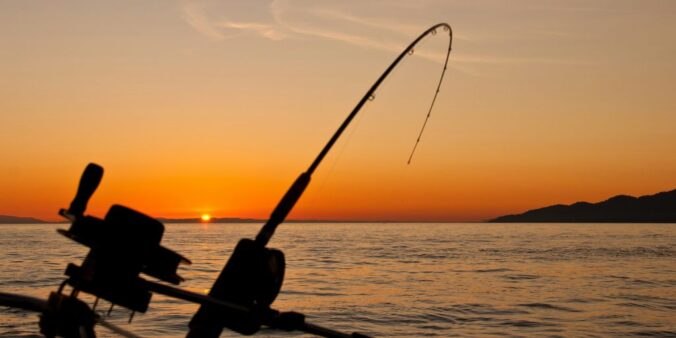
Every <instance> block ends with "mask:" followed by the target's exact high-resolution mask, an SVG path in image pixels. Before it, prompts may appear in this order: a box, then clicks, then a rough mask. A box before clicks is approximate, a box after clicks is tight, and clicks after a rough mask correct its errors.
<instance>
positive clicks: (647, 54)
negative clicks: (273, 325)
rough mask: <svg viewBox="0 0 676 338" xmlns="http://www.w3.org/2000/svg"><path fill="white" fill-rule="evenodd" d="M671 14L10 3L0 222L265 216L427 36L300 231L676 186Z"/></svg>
mask: <svg viewBox="0 0 676 338" xmlns="http://www.w3.org/2000/svg"><path fill="white" fill-rule="evenodd" d="M674 13H676V3H675V2H673V1H641V2H638V1H509V2H505V1H466V2H462V1H452V2H451V1H415V2H411V1H383V2H377V1H374V2H364V1H322V2H316V1H309V0H308V1H251V2H233V3H223V2H220V1H212V2H209V1H202V2H188V1H144V2H136V1H117V2H110V3H101V2H92V3H83V2H58V3H56V2H41V3H37V2H26V1H5V2H1V3H0V144H2V146H1V147H0V158H1V159H2V160H1V161H0V214H9V215H19V216H34V217H39V218H43V219H52V220H54V219H58V218H57V216H56V211H57V210H58V209H59V208H60V207H65V206H67V205H68V203H69V202H70V200H71V199H72V197H73V194H74V192H75V187H76V184H77V181H78V178H79V175H80V172H81V171H82V169H83V168H84V166H85V165H86V164H87V163H88V162H96V163H99V164H101V165H102V166H104V168H105V169H106V173H105V175H104V179H103V182H102V184H101V186H100V188H99V191H98V192H97V193H96V195H95V196H94V198H93V199H92V201H91V203H90V209H89V212H90V213H91V214H94V215H99V216H102V215H103V214H104V213H105V211H106V210H107V208H108V207H109V206H110V205H111V204H112V203H120V204H124V205H127V206H130V207H133V208H135V209H138V210H140V211H143V212H146V213H148V214H150V215H152V216H164V217H198V216H199V215H200V214H202V213H210V214H212V215H213V216H215V217H256V218H265V217H267V215H268V214H269V212H270V211H271V209H272V208H273V206H274V205H275V203H276V202H277V201H278V200H279V198H280V197H281V196H282V194H283V193H284V192H285V190H286V189H287V187H288V186H289V185H290V184H291V182H292V181H293V180H294V179H295V177H296V176H297V175H298V174H299V173H300V172H301V171H303V170H305V168H307V166H308V165H309V164H310V162H311V161H312V160H313V159H314V157H315V156H316V154H317V152H318V151H319V150H320V149H321V147H322V146H323V144H324V143H325V142H326V141H327V140H328V138H329V137H330V136H331V134H332V133H333V131H334V130H335V128H337V127H338V125H339V123H340V122H341V121H342V119H343V118H344V117H345V116H346V115H347V113H348V112H349V111H350V110H351V109H352V107H353V106H354V104H356V102H357V100H358V99H359V98H360V97H361V95H363V93H364V92H365V91H366V90H367V89H368V87H369V86H370V85H371V84H372V83H373V81H375V79H376V77H377V76H378V75H379V74H380V73H381V72H382V71H383V70H384V69H385V68H386V67H387V65H389V63H390V62H391V61H392V60H393V59H394V57H396V55H397V54H398V53H399V51H400V50H401V49H403V48H404V47H405V45H406V44H408V42H409V41H410V40H412V39H413V38H415V37H416V36H417V35H418V34H419V33H421V32H422V31H424V30H425V29H426V28H427V27H429V26H431V25H432V24H434V23H437V22H448V23H449V24H451V26H453V29H454V33H455V41H454V49H453V52H452V54H451V61H450V68H449V72H448V73H447V78H446V81H445V83H444V84H443V85H442V91H441V95H440V97H439V99H438V102H437V106H436V109H435V111H434V112H433V115H432V118H431V120H430V124H429V125H428V129H427V130H426V133H425V134H424V136H423V139H422V143H421V145H420V147H419V149H418V152H417V153H416V156H415V158H414V161H413V163H412V165H410V166H407V165H406V160H407V158H408V153H409V151H410V149H411V147H412V146H413V142H414V141H415V137H416V135H417V132H418V129H419V127H420V124H421V123H422V121H423V118H424V116H425V113H426V107H427V104H428V103H429V100H430V99H431V96H432V94H433V90H434V86H435V81H436V79H437V77H438V74H439V69H440V63H439V62H440V59H441V57H442V54H441V52H443V50H444V48H445V45H444V43H445V41H444V39H443V38H441V37H440V36H439V35H437V36H434V37H431V38H430V39H428V40H426V41H425V42H424V44H423V45H421V46H420V47H419V48H417V49H416V53H415V54H414V55H413V56H411V57H408V58H407V59H406V60H405V61H404V62H403V63H402V67H400V68H398V69H397V70H396V71H395V73H393V76H391V77H390V78H389V79H388V80H387V81H386V82H385V83H384V84H383V86H382V87H381V88H380V90H379V91H378V93H377V95H376V100H374V101H373V102H370V103H369V104H367V106H365V107H364V109H363V110H362V112H361V115H360V116H358V118H357V120H356V121H355V123H354V124H353V125H352V126H351V127H350V128H349V129H348V130H347V132H346V135H344V137H343V138H342V139H341V140H340V141H339V142H338V143H337V144H336V146H335V147H334V149H333V151H332V152H331V153H330V154H329V156H328V157H327V158H326V159H325V161H324V163H323V164H322V165H321V166H320V167H319V170H318V171H317V172H316V174H315V177H314V178H313V181H312V183H311V184H310V187H309V188H308V190H307V191H306V194H305V195H304V196H303V197H302V198H301V200H300V202H299V204H298V205H297V207H296V209H295V210H294V212H293V213H292V215H291V218H335V219H390V220H448V221H466V220H482V219H487V218H491V217H494V216H497V215H501V214H504V213H513V212H520V211H524V210H526V209H530V208H535V207H540V206H544V205H548V204H553V203H571V202H575V201H578V200H587V201H599V200H602V199H604V198H607V197H609V196H612V195H615V194H620V193H624V194H632V195H641V194H650V193H655V192H658V191H664V190H671V189H674V188H676V156H674V154H676V132H674V130H676V128H675V127H676V98H674V94H673V91H674V88H676V86H675V85H676V64H675V63H674V61H673V60H676V40H675V39H673V38H672V37H673V36H674V35H676V20H674Z"/></svg>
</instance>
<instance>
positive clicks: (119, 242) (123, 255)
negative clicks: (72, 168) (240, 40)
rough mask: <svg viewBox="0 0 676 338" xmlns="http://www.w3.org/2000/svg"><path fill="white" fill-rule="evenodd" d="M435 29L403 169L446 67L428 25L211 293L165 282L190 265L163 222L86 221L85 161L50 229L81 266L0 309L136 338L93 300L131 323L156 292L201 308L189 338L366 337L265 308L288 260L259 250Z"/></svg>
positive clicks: (74, 335)
mask: <svg viewBox="0 0 676 338" xmlns="http://www.w3.org/2000/svg"><path fill="white" fill-rule="evenodd" d="M437 29H443V30H444V31H446V32H448V34H449V44H448V51H447V53H446V59H445V62H444V67H443V71H442V72H441V76H440V77H439V82H438V84H437V88H436V92H435V94H434V98H433V99H432V102H431V104H430V106H429V109H428V111H427V115H426V117H425V121H424V123H423V125H422V128H421V129H420V132H419V134H418V137H417V139H416V143H415V145H414V147H413V150H412V151H411V154H410V156H409V161H408V163H410V161H411V158H412V156H413V153H414V152H415V150H416V147H417V146H418V143H419V142H420V137H421V136H422V133H423V131H424V129H425V126H426V125H427V122H428V120H429V118H430V115H431V112H432V108H433V107H434V103H435V101H436V98H437V95H438V94H439V89H440V87H441V83H442V81H443V79H444V74H445V72H446V69H447V66H448V59H449V55H450V51H451V44H452V40H453V34H452V30H451V27H450V26H449V25H448V24H446V23H440V24H437V25H435V26H432V27H431V28H429V29H428V30H426V31H425V32H424V33H423V34H421V35H420V36H418V38H417V39H415V40H414V41H413V42H412V43H411V44H409V45H408V47H407V48H406V49H404V51H403V52H402V53H401V54H399V56H398V57H397V58H396V59H395V60H394V62H393V63H392V64H391V65H390V66H389V67H388V68H387V69H386V70H385V72H384V73H383V74H382V75H381V76H380V77H379V78H378V79H377V80H376V82H375V83H374V84H373V85H372V86H371V88H370V89H369V90H368V91H367V92H366V94H365V95H364V97H362V99H361V100H360V101H359V102H358V103H357V105H356V106H355V108H354V109H353V110H352V112H351V113H350V114H349V115H348V116H347V118H346V119H345V121H343V123H342V124H341V125H340V127H339V128H338V130H337V131H336V132H335V133H334V134H333V136H332V137H331V138H330V139H329V141H328V142H327V143H326V145H325V146H324V148H322V150H321V151H320V153H319V154H318V155H317V157H316V158H315V160H314V161H313V162H312V163H311V165H310V166H309V167H308V169H307V170H306V171H305V172H303V173H302V174H301V175H300V176H299V177H298V178H297V179H296V180H295V181H294V183H293V184H292V185H291V187H290V188H289V190H288V191H287V192H286V193H285V195H284V196H283V197H282V199H281V200H280V202H279V204H278V205H277V206H276V207H275V209H274V210H273V212H272V214H271V215H270V219H269V220H268V221H267V222H266V223H265V224H264V225H263V227H262V228H261V230H260V232H259V233H258V235H257V236H256V238H255V240H251V239H247V238H244V239H241V240H240V241H239V242H238V244H237V246H236V247H235V250H234V251H233V253H232V255H231V256H230V259H229V260H228V262H227V263H226V265H225V267H224V268H223V270H221V273H220V274H219V276H218V278H217V279H216V281H215V282H214V284H213V286H212V288H211V290H210V291H209V294H208V295H204V294H200V293H195V292H191V291H188V290H183V289H180V288H178V287H174V286H171V285H167V284H165V283H169V284H174V285H178V284H180V283H181V282H183V281H184V279H183V278H182V277H181V276H179V275H178V274H177V269H178V267H179V265H181V264H190V261H189V260H188V259H187V258H185V257H183V256H181V255H180V254H178V253H176V252H174V251H172V250H170V249H168V248H166V247H164V246H163V245H162V244H161V240H162V236H163V234H164V225H163V224H162V223H161V222H159V221H158V220H156V219H154V218H152V217H150V216H147V215H145V214H142V213H140V212H138V211H136V210H133V209H130V208H127V207H124V206H121V205H113V206H112V207H110V209H109V210H108V212H107V214H106V215H105V217H104V218H97V217H94V216H90V215H85V214H84V212H85V210H86V208H87V203H88V201H89V199H90V198H91V197H92V195H93V194H94V192H95V191H96V189H97V187H98V186H99V183H100V182H101V179H102V177H103V168H102V167H100V166H98V165H96V164H94V163H90V164H89V165H88V166H87V167H86V168H85V170H84V172H83V174H82V176H81V177H80V182H79V185H78V189H77V192H76V195H75V198H74V199H73V201H72V202H71V204H70V206H69V208H67V209H61V210H60V211H59V214H60V215H61V216H63V217H65V218H66V219H68V220H70V221H71V225H70V227H69V229H67V230H65V229H59V230H57V231H58V232H59V233H60V234H62V235H64V236H66V237H68V238H70V239H72V240H74V241H76V242H78V243H80V244H82V245H85V246H87V247H89V249H90V251H89V252H88V254H87V256H86V257H85V258H84V261H83V262H82V264H81V265H79V266H78V265H75V264H72V263H71V264H68V266H67V268H66V271H65V275H66V276H68V278H67V279H66V280H64V281H63V283H62V284H61V285H60V286H59V288H58V290H57V291H56V292H52V293H50V295H49V298H48V299H47V301H42V300H39V299H36V298H33V297H28V296H23V295H16V294H10V293H0V305H3V306H10V307H16V308H22V309H24V310H29V311H36V312H39V313H41V316H40V332H41V333H42V334H44V335H45V336H46V337H56V336H60V337H67V338H94V337H95V336H96V333H95V331H94V325H95V324H99V325H102V326H104V327H107V328H109V329H111V330H113V331H114V332H116V333H118V334H120V335H123V336H125V337H134V338H136V337H138V336H136V335H134V334H133V333H131V332H128V331H126V330H124V329H122V328H120V327H117V326H116V325H113V324H111V323H108V322H107V321H105V320H104V318H103V317H102V316H101V315H99V314H98V313H97V312H96V306H97V304H98V302H99V298H101V299H105V300H107V301H108V302H110V304H111V307H110V309H109V310H108V312H109V313H110V311H112V309H113V307H114V306H115V305H119V306H122V307H124V308H127V309H129V310H131V311H132V312H131V316H130V317H129V321H130V322H131V320H132V319H133V316H134V313H135V312H142V313H143V312H146V311H147V310H148V306H149V304H150V300H151V297H152V295H153V294H154V293H157V294H162V295H166V296H169V297H172V298H177V299H182V300H185V301H188V302H192V303H196V304H200V308H199V309H198V311H197V312H196V313H195V315H194V316H193V318H192V319H191V321H190V323H189V328H190V330H189V332H188V334H187V338H216V337H218V336H220V334H221V332H222V331H223V329H224V328H228V329H230V330H233V331H235V332H238V333H241V334H245V335H251V334H254V333H256V332H258V330H260V328H261V326H267V327H270V328H273V329H279V330H286V331H293V330H297V331H303V332H306V333H310V334H314V335H319V336H323V337H333V338H350V337H351V338H364V337H368V336H366V335H363V334H360V333H357V332H353V333H344V332H340V331H335V330H331V329H328V328H325V327H322V326H319V325H315V324H312V323H309V322H307V321H306V320H305V316H304V315H303V314H301V313H298V312H293V311H289V312H280V311H277V310H275V309H272V308H271V307H270V306H271V305H272V303H273V301H274V300H275V298H276V297H277V295H278V294H279V292H280V290H281V286H282V282H283V280H284V272H285V268H286V263H285V257H284V253H283V252H282V251H280V250H277V249H272V248H267V247H266V245H267V244H268V242H269V240H270V238H271V237H272V235H273V234H274V232H275V229H276V228H277V226H278V225H279V224H281V223H282V222H284V220H285V219H286V216H287V215H288V214H289V212H290V211H291V209H292V208H293V206H294V205H295V204H296V202H297V201H298V199H299V198H300V196H301V195H302V193H303V191H304V190H305V188H306V187H307V186H308V184H309V183H310V179H311V176H312V174H313V173H314V171H315V170H316V169H317V167H318V166H319V164H320V163H321V161H322V160H323V159H324V157H325V156H326V154H327V153H328V152H329V150H331V148H332V146H333V145H334V143H335V142H336V141H337V140H338V138H339V137H340V136H341V135H342V133H343V131H344V130H345V129H346V128H347V126H348V125H349V124H350V122H351V121H352V119H353V118H354V117H355V115H357V113H358V112H359V111H360V110H361V108H362V106H363V105H364V104H365V103H366V102H367V101H369V100H371V99H373V97H374V93H375V91H376V89H378V87H379V86H380V84H381V83H382V82H383V80H385V78H387V76H388V75H389V74H390V72H391V71H392V70H393V69H394V68H395V67H396V66H397V65H398V64H399V62H400V61H401V60H402V59H403V58H404V56H406V55H407V54H411V53H412V52H413V48H414V47H415V46H416V45H417V43H418V42H419V41H421V40H422V39H424V38H425V37H427V36H428V35H435V34H436V33H437ZM141 273H143V274H145V275H148V276H150V277H154V278H156V279H158V280H159V281H161V282H163V283H160V282H156V281H150V280H146V279H145V278H142V277H140V274H141ZM66 286H69V287H70V294H66V292H65V287H66ZM80 292H83V293H88V294H91V295H93V296H95V297H96V300H95V301H94V304H93V305H92V307H91V308H90V307H89V305H87V304H86V303H84V302H83V301H82V300H80V299H78V295H79V293H80Z"/></svg>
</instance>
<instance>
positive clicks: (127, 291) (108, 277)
mask: <svg viewBox="0 0 676 338" xmlns="http://www.w3.org/2000/svg"><path fill="white" fill-rule="evenodd" d="M102 177H103V168H102V167H100V166H98V165H96V164H93V163H90V164H89V165H88V166H87V167H86V168H85V171H84V172H83V174H82V177H81V178H80V184H79V186H78V190H77V194H76V195H75V198H74V199H73V201H72V203H71V204H70V207H69V208H68V209H61V210H60V211H59V214H60V215H62V216H64V217H65V218H67V219H69V220H71V221H72V224H71V226H70V228H69V229H68V230H63V229H59V230H57V231H58V232H59V233H60V234H62V235H64V236H66V237H68V238H70V239H72V240H74V241H76V242H78V243H80V244H83V245H85V246H87V247H89V248H90V250H89V253H88V254H87V256H86V257H85V259H84V261H83V262H82V264H81V265H80V266H78V265H75V264H72V263H71V264H68V267H67V268H66V272H65V274H66V275H67V276H68V279H67V280H66V281H65V282H64V283H65V284H68V285H70V286H71V287H72V288H73V290H74V294H77V291H83V292H86V293H89V294H92V295H94V296H96V297H97V301H98V298H103V299H105V300H107V301H109V302H110V303H111V304H113V305H120V306H123V307H125V308H128V309H130V310H132V311H138V312H146V310H147V309H148V304H149V303H150V299H151V296H152V293H151V290H150V289H149V287H148V282H147V281H146V280H144V279H143V278H141V277H140V274H141V273H143V274H146V275H148V276H151V277H155V278H157V279H159V280H161V281H164V282H168V283H171V284H176V285H177V284H179V283H180V282H182V281H183V278H182V277H181V276H179V275H178V274H177V273H176V271H177V269H178V266H179V265H180V264H181V263H187V264H190V261H189V260H188V259H186V258H185V257H183V256H181V255H179V254H178V253H176V252H174V251H172V250H170V249H167V248H165V247H163V246H162V245H161V244H160V242H161V240H162V235H163V234H164V225H163V224H162V223H160V222H159V221H157V220H156V219H154V218H152V217H149V216H147V215H144V214H142V213H140V212H138V211H135V210H133V209H130V208H127V207H124V206H121V205H113V206H112V207H111V208H110V209H109V210H108V213H107V214H106V216H105V217H104V218H103V219H100V218H96V217H93V216H85V215H84V211H85V209H86V208H87V203H88V201H89V199H90V198H91V196H92V195H93V194H94V191H95V190H96V188H97V187H98V185H99V183H100V182H101V178H102Z"/></svg>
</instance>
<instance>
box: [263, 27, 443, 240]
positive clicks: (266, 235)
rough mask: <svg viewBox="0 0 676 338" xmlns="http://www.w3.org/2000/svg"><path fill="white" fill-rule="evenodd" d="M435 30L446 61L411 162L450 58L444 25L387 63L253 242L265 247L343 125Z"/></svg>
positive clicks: (293, 185) (410, 156) (352, 117)
mask: <svg viewBox="0 0 676 338" xmlns="http://www.w3.org/2000/svg"><path fill="white" fill-rule="evenodd" d="M437 29H443V30H444V31H446V32H448V37H449V38H448V50H447V52H446V59H445V60H444V68H443V70H442V71H441V76H439V82H438V83H437V88H436V91H435V93H434V97H433V98H432V102H431V103H430V106H429V109H428V110H427V115H426V117H425V122H424V123H423V125H422V128H421V129H420V132H419V133H418V137H417V139H416V142H415V145H414V146H413V150H412V151H411V154H410V155H409V158H408V163H411V159H412V158H413V154H414V152H415V150H416V148H417V147H418V143H420V137H421V136H422V133H423V131H424V130H425V126H427V121H428V120H429V118H430V116H431V114H432V108H434V103H435V102H436V100H437V95H439V90H440V89H441V83H442V82H443V81H444V75H445V74H446V69H447V68H448V59H449V57H450V55H451V45H452V44H453V30H452V29H451V26H449V25H448V24H447V23H439V24H436V25H434V26H432V27H430V28H429V29H427V30H426V31H425V32H423V33H422V34H420V36H418V38H417V39H415V40H413V42H411V44H409V45H408V47H406V49H404V51H402V52H401V54H399V56H397V58H396V59H394V61H393V62H392V64H390V66H389V67H387V69H386V70H385V72H383V73H382V74H381V75H380V77H379V78H378V80H376V82H375V83H373V85H372V86H371V88H370V89H369V90H368V91H367V92H366V94H364V96H363V97H362V98H361V100H359V102H358V103H357V105H356V106H355V107H354V109H352V112H350V114H349V115H348V116H347V118H345V121H343V123H342V124H341V125H340V127H338V130H336V132H335V133H334V134H333V136H331V138H330V139H329V141H328V142H327V143H326V145H325V146H324V148H322V150H321V151H320V152H319V154H318V155H317V157H316V158H315V159H314V161H312V164H310V166H309V167H308V169H307V170H306V171H305V172H304V173H302V174H300V176H298V178H297V179H296V181H295V182H294V183H293V184H292V185H291V187H290V188H289V190H288V191H287V192H286V194H285V195H284V197H283V198H282V200H281V201H280V202H279V203H278V204H277V207H275V209H274V211H273V212H272V214H271V215H270V219H269V220H268V221H267V222H266V223H265V225H264V226H263V228H262V229H261V230H260V232H259V233H258V235H257V236H256V242H258V243H259V244H261V245H266V244H267V243H268V241H270V238H272V235H273V234H274V232H275V229H276V228H277V226H278V225H279V224H281V223H282V222H284V220H285V219H286V216H287V215H288V214H289V212H290V211H291V209H292V208H293V207H294V205H296V202H298V199H299V198H300V196H301V195H302V194H303V191H305V188H306V187H307V186H308V184H309V183H310V178H311V176H312V174H313V173H314V171H315V169H317V167H318V166H319V164H320V163H321V162H322V160H323V159H324V157H325V156H326V154H327V153H328V152H329V150H331V148H332V147H333V144H334V143H336V141H337V140H338V138H339V137H340V136H341V135H342V134H343V131H345V129H346V128H347V126H348V125H349V124H350V122H352V119H354V117H355V116H356V115H357V113H359V111H360V110H361V108H362V107H363V106H364V104H366V102H367V101H370V100H373V98H374V97H375V96H374V93H375V92H376V90H377V89H378V87H379V86H380V84H381V83H382V82H383V81H384V80H385V78H387V76H388V75H390V73H391V72H392V70H393V69H394V68H395V67H396V66H397V65H398V64H399V62H400V61H401V60H402V59H403V58H404V57H405V56H406V55H410V54H412V53H413V49H414V47H415V46H416V45H417V44H418V42H420V41H421V40H422V39H424V38H425V37H427V36H428V35H436V34H437Z"/></svg>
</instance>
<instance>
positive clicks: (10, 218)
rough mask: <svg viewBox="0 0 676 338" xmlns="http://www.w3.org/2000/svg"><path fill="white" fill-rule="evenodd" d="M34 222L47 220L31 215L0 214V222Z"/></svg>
mask: <svg viewBox="0 0 676 338" xmlns="http://www.w3.org/2000/svg"><path fill="white" fill-rule="evenodd" d="M35 223H47V222H45V221H43V220H41V219H37V218H33V217H17V216H7V215H0V224H35Z"/></svg>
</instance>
